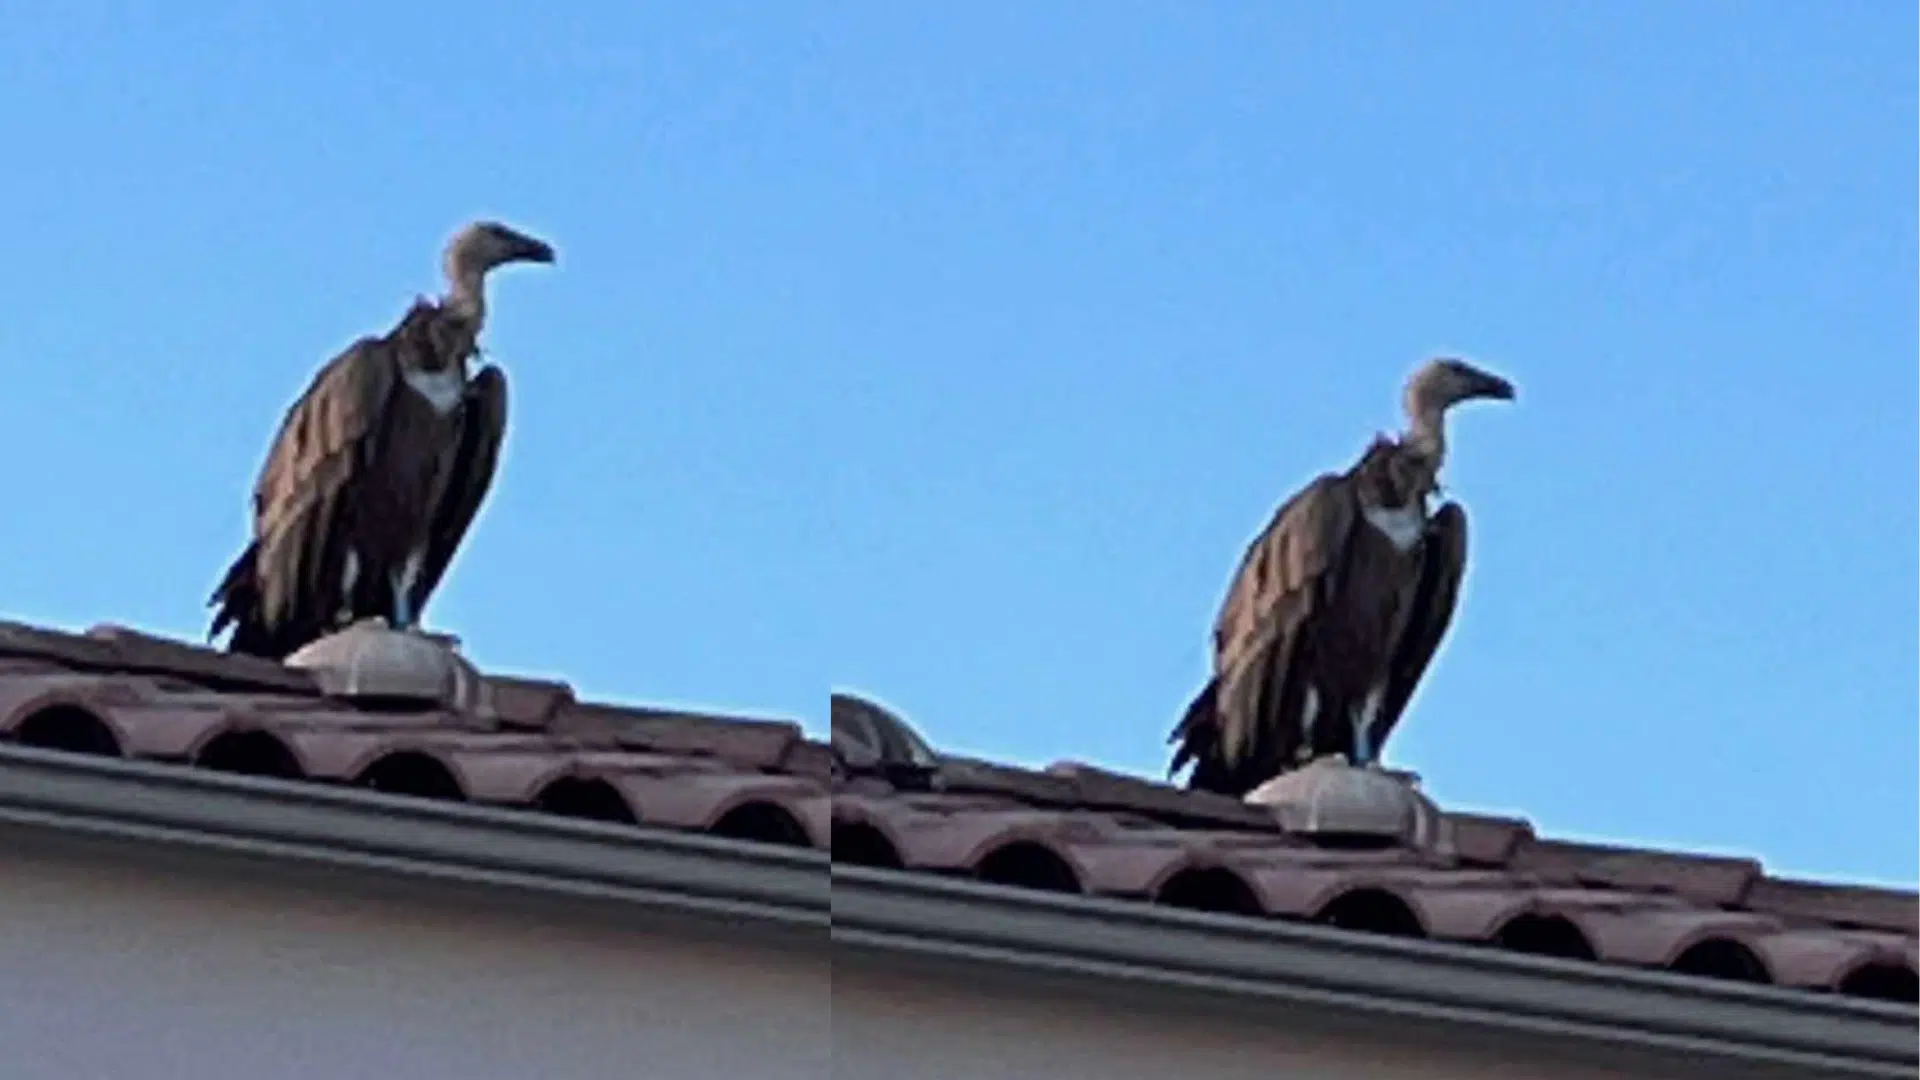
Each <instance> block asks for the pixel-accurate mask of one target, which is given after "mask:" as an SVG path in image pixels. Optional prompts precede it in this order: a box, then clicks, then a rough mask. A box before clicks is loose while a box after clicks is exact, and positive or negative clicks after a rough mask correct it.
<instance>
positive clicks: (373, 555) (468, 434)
mask: <svg viewBox="0 0 1920 1080" xmlns="http://www.w3.org/2000/svg"><path fill="white" fill-rule="evenodd" d="M553 258H554V256H553V249H552V248H551V247H549V246H548V245H547V244H545V243H544V242H542V241H539V240H535V239H533V238H531V237H528V236H524V235H522V234H520V233H518V232H515V231H513V230H512V229H509V228H507V227H505V226H503V225H499V224H495V223H492V222H480V223H477V224H475V225H471V226H469V227H467V228H466V229H464V230H462V231H461V232H460V233H459V234H458V235H457V236H455V238H454V239H453V241H452V242H451V243H450V244H449V245H448V247H447V254H446V260H445V261H446V273H447V277H448V280H449V283H450V288H449V289H448V292H447V294H446V295H445V296H444V297H442V298H441V299H439V300H437V301H430V300H418V301H416V302H415V303H414V304H413V305H412V307H410V308H409V309H408V310H407V313H406V314H405V316H403V317H402V318H401V320H400V322H399V324H398V325H396V326H395V327H394V328H393V329H392V330H390V331H388V332H387V333H386V334H383V335H380V336H377V337H376V336H369V337H364V338H361V339H360V340H358V341H356V342H354V343H353V344H352V345H351V346H349V347H348V348H347V349H346V350H345V351H344V352H342V353H341V354H340V355H339V356H337V357H335V358H334V359H333V361H332V362H330V363H328V364H327V365H326V366H325V367H324V368H322V369H321V370H320V372H319V374H317V375H316V376H315V377H314V379H313V382H312V383H311V384H310V385H309V386H308V387H307V390H306V392H305V393H304V394H302V395H301V397H300V399H299V400H298V401H296V402H294V404H293V407H292V408H291V409H289V410H288V411H287V415H286V417H285V419H284V420H283V421H282V422H281V425H280V431H279V434H278V435H277V436H276V437H275V439H274V442H273V446H272V448H271V450H270V451H269V452H268V455H267V462H266V467H265V468H264V469H263V470H262V471H261V474H260V479H259V482H258V483H257V484H256V485H255V487H254V496H253V511H254V514H253V534H254V535H253V541H252V543H250V544H248V545H247V548H246V550H244V551H243V552H241V554H240V556H239V557H238V558H237V559H235V560H234V562H233V564H232V565H231V566H230V567H229V568H228V570H227V573H226V576H225V577H224V578H223V579H222V581H221V583H220V586H219V587H218V588H217V589H216V590H215V591H214V594H213V598H212V604H213V605H214V606H215V607H216V608H217V610H216V612H215V614H214V618H213V624H212V628H211V630H210V631H209V635H208V636H209V637H213V636H217V635H218V634H219V633H220V631H221V630H222V629H224V628H225V627H226V626H227V625H228V624H232V626H233V628H234V629H233V636H232V638H231V639H230V640H229V642H228V645H227V648H228V649H229V650H231V651H233V652H239V653H249V654H252V655H256V656H266V657H271V658H274V659H280V658H282V657H284V656H286V655H287V654H288V653H290V652H292V651H293V650H295V649H298V648H299V647H300V646H302V645H304V644H306V643H308V642H310V641H312V640H314V639H315V638H318V637H320V636H323V635H325V634H327V633H329V632H331V631H333V630H335V629H338V628H339V627H341V626H343V625H345V624H347V623H349V622H352V621H354V620H356V619H361V618H366V617H368V616H376V615H377V616H380V617H382V618H385V619H386V620H387V621H388V623H390V624H391V625H393V626H395V627H396V628H400V629H408V628H412V627H414V626H417V625H418V621H419V616H420V611H421V609H422V608H423V607H425V605H426V602H427V599H428V597H430V596H431V595H432V594H433V591H434V589H435V587H436V586H437V585H438V584H439V583H440V579H441V577H442V576H443V575H444V574H445V573H446V568H447V564H448V562H449V561H450V560H451V559H452V558H453V553H454V551H455V550H456V549H457V548H458V546H459V544H460V541H461V539H462V538H463V537H464V536H465V535H466V532H467V529H468V527H469V526H471V525H472V523H473V519H474V515H475V514H477V513H478V512H479V509H480V503H481V502H482V500H483V499H484V498H485V497H486V493H487V490H488V488H489V486H490V485H491V484H492V481H493V474H494V470H495V466H496V465H497V463H498V461H499V454H500V445H501V441H502V438H503V437H504V435H505V431H506V419H507V383H506V376H505V375H503V374H502V373H501V372H500V370H499V369H498V368H496V367H494V366H492V365H487V366H486V367H483V368H481V369H480V371H479V373H478V374H476V375H475V376H473V378H472V379H468V377H467V362H468V359H469V357H471V356H472V355H473V354H474V353H475V352H476V351H477V350H476V345H477V341H478V338H479V334H480V330H481V327H482V325H483V324H484V322H485V315H486V304H485V295H484V279H485V276H486V274H487V272H488V271H489V270H491V269H493V268H494V267H496V266H499V265H502V264H504V263H509V262H539V263H551V262H552V261H553Z"/></svg>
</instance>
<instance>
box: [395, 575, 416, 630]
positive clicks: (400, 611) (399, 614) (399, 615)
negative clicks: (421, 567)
mask: <svg viewBox="0 0 1920 1080" xmlns="http://www.w3.org/2000/svg"><path fill="white" fill-rule="evenodd" d="M392 585H393V628H394V629H395V630H406V629H409V628H411V627H412V626H413V612H412V611H411V610H409V609H408V606H407V583H406V580H405V579H404V578H403V577H402V576H401V575H399V574H395V575H393V581H392Z"/></svg>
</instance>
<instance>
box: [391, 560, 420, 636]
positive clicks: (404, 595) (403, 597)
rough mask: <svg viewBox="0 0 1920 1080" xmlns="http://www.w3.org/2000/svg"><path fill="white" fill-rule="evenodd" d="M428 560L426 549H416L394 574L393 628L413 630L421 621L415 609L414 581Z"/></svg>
mask: <svg viewBox="0 0 1920 1080" xmlns="http://www.w3.org/2000/svg"><path fill="white" fill-rule="evenodd" d="M426 561H427V553H426V551H425V550H424V549H421V550H415V551H413V552H411V553H409V554H408V555H407V559H406V561H405V562H404V563H402V564H401V566H400V569H399V571H398V572H397V573H395V574H394V575H393V628H394V629H395V630H411V629H413V628H414V627H415V626H416V625H418V623H419V621H420V613H419V612H417V611H415V610H413V601H412V599H411V597H412V595H413V585H414V582H416V581H419V580H420V568H421V566H422V565H423V564H424V563H425V562H426Z"/></svg>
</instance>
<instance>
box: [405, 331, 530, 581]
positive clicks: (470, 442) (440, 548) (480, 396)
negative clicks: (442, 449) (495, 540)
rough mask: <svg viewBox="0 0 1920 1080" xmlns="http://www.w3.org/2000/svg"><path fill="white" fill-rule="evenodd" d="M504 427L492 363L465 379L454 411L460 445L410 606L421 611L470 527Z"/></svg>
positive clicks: (502, 394)
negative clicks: (459, 404)
mask: <svg viewBox="0 0 1920 1080" xmlns="http://www.w3.org/2000/svg"><path fill="white" fill-rule="evenodd" d="M506 430H507V378H506V376H505V375H503V374H501V372H500V369H499V368H497V367H494V366H493V365H492V364H489V365H487V366H486V367H483V368H481V369H480V373H479V374H478V375H475V376H474V377H473V381H471V382H469V383H468V384H467V393H466V402H465V405H464V407H463V408H462V409H461V413H460V445H459V448H458V449H457V450H455V451H454V460H453V475H452V476H451V477H449V478H448V480H447V486H446V490H445V494H443V495H441V497H440V505H439V506H436V507H434V508H433V520H432V522H431V524H430V525H429V526H428V528H429V532H428V535H427V558H426V562H425V564H424V565H422V566H421V568H420V580H419V581H418V583H416V584H415V585H414V589H413V597H412V603H413V610H415V611H422V610H425V608H426V606H427V598H428V597H429V596H432V595H433V590H434V588H435V587H436V586H438V585H439V584H440V578H441V576H442V575H444V574H445V573H446V572H447V564H448V563H449V562H452V561H453V553H454V552H455V551H456V550H457V549H458V548H459V547H460V541H461V539H462V538H464V537H465V536H466V535H467V529H469V528H470V527H472V525H473V519H474V515H476V514H478V513H479V512H480V504H481V502H483V501H484V500H485V499H486V497H487V490H488V488H490V487H492V485H493V474H494V472H495V470H496V469H497V468H498V466H499V463H500V444H501V442H502V440H503V439H504V438H505V436H506Z"/></svg>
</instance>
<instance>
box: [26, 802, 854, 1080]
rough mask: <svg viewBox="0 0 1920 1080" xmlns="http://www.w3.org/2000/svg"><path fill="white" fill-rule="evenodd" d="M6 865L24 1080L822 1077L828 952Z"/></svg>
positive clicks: (182, 873)
mask: <svg viewBox="0 0 1920 1080" xmlns="http://www.w3.org/2000/svg"><path fill="white" fill-rule="evenodd" d="M0 839H4V840H6V841H7V843H6V844H5V846H0V1077H5V1078H6V1080H96V1078H98V1080H119V1078H127V1080H224V1078H227V1077H233V1078H235V1080H239V1078H246V1080H352V1078H357V1077H383V1078H384V1077H410V1078H419V1080H426V1078H439V1077H450V1078H458V1080H469V1078H472V1080H479V1078H493V1077H498V1078H501V1080H506V1078H509V1077H511V1078H513V1080H527V1078H530V1077H537V1078H539V1080H571V1078H575V1077H581V1078H590V1077H592V1078H597V1077H621V1078H647V1077H659V1078H662V1080H701V1078H704V1077H714V1078H727V1080H738V1078H740V1077H755V1078H760V1080H787V1078H792V1080H802V1078H805V1080H817V1078H823V1077H828V1076H832V1075H834V1073H833V1068H832V1061H831V1053H832V1048H831V1027H830V1025H831V1020H832V1009H831V1002H830V999H831V993H832V985H831V974H830V964H829V961H828V958H827V955H826V952H825V950H824V948H822V949H820V950H818V951H813V952H811V953H809V952H808V951H806V950H803V949H794V948H767V947H752V946H750V945H744V944H738V943H733V944H723V943H720V942H717V941H713V940H704V941H702V940H698V939H689V938H688V937H687V936H686V934H685V933H684V932H682V933H679V934H675V935H672V936H665V935H660V934H653V933H648V932H645V931H644V930H635V929H623V927H622V925H621V924H622V922H625V923H626V924H627V925H629V926H630V925H631V922H632V919H631V916H630V915H629V916H626V917H624V918H616V917H613V916H612V915H611V914H608V913H599V914H592V915H589V914H586V913H583V912H582V911H580V910H578V909H575V910H571V911H568V910H558V909H548V908H546V907H545V906H544V905H538V906H536V905H533V904H532V903H531V902H528V901H522V902H521V903H519V904H516V905H509V904H504V903H493V904H483V905H479V906H474V905H470V904H455V903H451V902H445V903H443V902H439V901H437V900H435V899H434V897H433V896H431V895H424V894H418V893H414V894H407V895H396V894H392V893H391V892H388V893H381V892H374V891H368V890H367V889H365V888H362V887H356V888H354V889H351V890H348V891H346V892H341V891H340V883H339V881H338V880H337V879H333V880H331V881H330V880H329V879H327V878H325V877H316V878H313V879H311V880H307V881H303V882H298V883H294V884H288V883H285V882H281V881H278V880H276V879H275V878H272V877H268V876H264V875H263V876H261V877H259V878H258V879H257V880H253V881H235V880H233V875H232V871H231V869H230V868H229V869H227V870H225V871H223V874H215V873H203V872H201V871H200V870H197V869H194V868H191V867H182V866H178V865H176V866H173V867H170V868H166V869H159V868H146V867H137V866H128V865H121V866H119V867H117V868H116V867H115V866H113V865H111V864H103V863H101V862H99V861H97V858H90V859H86V860H77V859H69V858H67V857H65V856H63V855H58V854H49V853H46V852H39V853H34V854H26V853H22V852H21V851H20V850H19V849H18V848H17V847H15V846H14V845H13V844H12V843H11V841H12V839H13V838H12V837H10V836H8V837H0Z"/></svg>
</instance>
